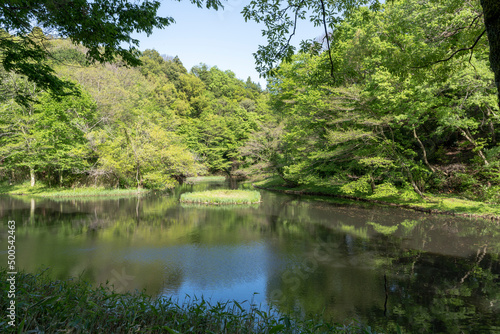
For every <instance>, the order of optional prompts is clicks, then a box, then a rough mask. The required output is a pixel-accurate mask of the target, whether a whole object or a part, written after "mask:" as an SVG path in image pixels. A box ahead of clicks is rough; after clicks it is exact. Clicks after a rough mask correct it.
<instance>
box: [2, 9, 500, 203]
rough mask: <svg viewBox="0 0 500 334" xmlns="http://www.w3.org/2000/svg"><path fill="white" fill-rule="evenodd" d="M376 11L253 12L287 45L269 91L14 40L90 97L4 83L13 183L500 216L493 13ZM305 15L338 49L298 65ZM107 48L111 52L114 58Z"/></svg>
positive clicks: (31, 34) (46, 41)
mask: <svg viewBox="0 0 500 334" xmlns="http://www.w3.org/2000/svg"><path fill="white" fill-rule="evenodd" d="M96 3H101V2H96ZM367 3H368V2H348V1H346V2H342V1H337V2H335V1H334V2H330V3H325V4H324V5H325V8H324V10H323V6H321V4H319V5H320V6H319V7H318V4H316V3H315V2H307V1H306V2H300V3H290V4H289V6H285V7H283V8H282V10H280V8H281V7H280V4H281V2H279V1H278V2H277V3H274V4H273V5H271V3H268V2H257V1H254V2H252V3H251V4H250V5H249V7H247V9H246V11H245V15H246V16H247V17H248V18H254V19H257V20H261V21H263V22H265V23H266V24H268V28H269V29H268V30H267V32H266V35H267V36H268V37H269V38H270V40H271V41H274V42H275V44H274V45H270V46H269V47H270V48H269V49H261V51H262V52H261V53H258V54H257V56H258V57H261V58H260V63H258V64H260V65H259V66H261V70H262V71H264V72H266V74H267V75H268V89H267V90H262V88H261V87H260V86H259V85H258V84H255V83H253V82H252V81H251V79H250V78H248V79H247V80H246V81H243V80H240V79H238V78H236V75H235V74H234V73H233V72H231V71H229V70H226V71H223V70H221V69H219V68H217V67H209V66H207V65H204V64H200V65H198V66H195V67H193V68H192V69H190V70H188V69H186V68H185V67H184V65H183V64H182V61H181V59H179V58H178V57H170V56H165V55H160V54H159V53H158V52H157V51H155V50H146V51H144V52H140V53H139V52H137V53H136V51H135V50H132V49H131V50H132V51H131V52H133V55H134V57H137V64H139V63H140V65H139V66H138V67H127V66H123V65H127V64H128V63H127V57H126V56H125V57H124V56H120V52H118V51H116V50H115V51H116V52H115V53H114V56H117V58H113V57H114V56H113V57H112V58H113V59H115V62H114V63H110V62H107V61H105V62H104V63H101V62H100V60H110V59H111V58H109V59H104V58H103V59H94V60H96V61H94V62H92V56H91V55H90V56H89V53H88V52H89V50H90V48H89V47H88V46H85V45H84V43H81V42H80V43H74V42H73V41H71V40H69V39H63V38H57V37H55V36H49V35H45V34H43V31H41V30H38V29H35V30H32V31H28V30H26V31H25V32H24V33H25V34H24V35H23V34H21V32H19V34H18V36H17V37H16V36H15V32H14V31H12V29H11V30H10V31H9V32H8V33H7V32H5V31H4V32H3V33H4V36H6V38H7V40H9V39H11V40H16V38H19V40H20V41H21V40H23V38H24V36H27V37H26V38H28V39H30V40H32V41H34V40H35V36H36V41H38V42H37V43H40V47H41V46H43V50H44V52H46V54H47V55H51V57H50V58H43V57H42V58H40V60H39V61H37V62H36V63H35V62H29V64H31V65H33V67H32V68H33V69H35V68H38V67H37V66H41V68H42V69H44V68H46V69H51V70H53V72H51V73H52V74H53V75H54V76H57V80H60V81H61V82H69V83H71V86H72V87H73V89H74V90H75V91H77V92H78V94H76V95H64V94H62V95H60V96H59V98H55V97H54V96H53V94H50V92H53V91H52V90H51V88H50V87H48V86H44V85H39V84H37V83H36V82H34V81H33V80H30V78H29V76H27V75H23V74H22V73H16V70H14V71H12V70H8V68H7V70H6V69H5V68H3V69H2V70H1V71H0V78H1V82H0V91H1V92H2V94H1V95H0V112H1V117H0V131H1V132H0V163H1V164H0V177H1V178H3V179H4V180H6V181H8V182H17V181H22V180H27V179H31V181H32V183H33V184H34V183H35V181H36V180H39V181H41V182H45V183H48V184H50V185H57V184H58V185H73V186H74V185H79V184H103V185H109V186H115V187H138V188H141V187H149V188H170V187H172V186H174V185H175V183H176V181H177V180H180V179H182V178H184V177H186V176H190V175H197V174H204V173H224V174H227V175H232V176H243V177H245V176H248V175H252V174H262V173H274V174H277V175H279V176H280V177H281V178H282V179H283V180H284V182H285V183H286V184H288V185H300V184H311V185H319V186H327V187H336V188H337V190H338V191H340V192H343V193H345V194H350V195H361V194H362V195H363V196H368V197H372V198H380V197H384V196H390V195H391V194H396V193H398V194H399V195H402V196H403V197H404V198H408V199H411V198H414V197H415V196H425V194H426V192H429V191H430V192H452V193H453V192H454V193H457V194H460V195H461V196H465V197H468V198H473V199H481V200H485V201H492V202H499V201H500V198H499V197H498V194H499V193H500V191H499V190H500V177H499V175H500V146H499V141H498V138H499V136H500V132H499V126H500V124H499V123H500V119H499V115H500V112H499V110H498V98H497V96H496V93H497V90H496V87H495V76H494V73H492V72H491V70H490V67H491V66H493V65H492V63H493V61H492V59H493V58H492V55H491V52H490V50H491V41H490V43H489V42H488V41H489V40H488V39H486V32H485V25H484V20H483V16H484V19H486V17H487V16H488V15H487V14H486V13H484V14H483V7H484V4H483V7H482V6H481V2H480V1H479V0H473V1H469V2H466V3H464V2H463V1H458V0H440V1H437V0H436V1H434V0H428V1H423V2H422V1H416V0H399V1H392V2H388V3H387V4H378V3H377V2H370V4H371V5H372V7H371V8H369V7H358V5H359V4H367ZM208 4H209V5H210V4H211V2H209V3H208ZM266 6H267V7H266ZM314 6H316V7H314ZM314 8H316V9H314ZM4 10H5V8H4ZM290 10H292V13H297V19H299V18H301V17H305V15H306V14H307V15H312V16H311V19H312V20H313V21H314V22H316V23H317V24H320V25H325V26H326V28H327V33H326V35H325V37H326V36H328V41H326V39H325V42H327V43H328V48H327V47H323V46H322V45H326V44H323V43H321V41H319V42H310V43H309V44H307V43H306V44H303V48H302V50H301V51H300V52H295V50H293V49H292V48H291V47H290V45H289V44H288V42H289V40H288V37H286V38H282V37H283V36H287V35H286V34H287V33H289V34H293V29H294V26H295V15H292V16H290V17H289V16H287V11H290ZM333 12H336V13H343V15H344V16H342V17H340V16H335V15H334V13H333ZM273 13H274V14H273ZM273 15H274V16H273ZM323 18H324V20H323ZM287 27H288V28H287ZM287 29H288V30H287ZM487 37H488V38H489V37H490V34H489V30H488V36H487ZM471 43H473V44H471ZM464 45H466V46H470V47H468V48H465V49H464V48H463V46H464ZM472 46H473V47H472ZM273 48H275V49H276V50H281V51H280V52H278V53H273V51H272V49H273ZM105 49H106V47H104V46H103V45H101V46H99V48H97V50H99V52H100V53H99V54H100V55H101V56H102V57H105ZM2 52H3V51H2ZM102 52H104V53H102ZM4 54H5V53H4ZM285 55H286V58H288V61H285V62H280V63H279V64H278V63H275V62H276V61H277V60H279V59H280V58H282V57H283V56H285ZM118 56H119V57H118ZM89 57H90V58H89ZM271 65H272V67H273V71H269V70H270V69H271ZM493 67H494V66H493ZM63 91H64V89H63ZM19 96H25V97H26V99H24V100H21V101H20V100H19V98H18V97H19ZM40 102H41V103H40Z"/></svg>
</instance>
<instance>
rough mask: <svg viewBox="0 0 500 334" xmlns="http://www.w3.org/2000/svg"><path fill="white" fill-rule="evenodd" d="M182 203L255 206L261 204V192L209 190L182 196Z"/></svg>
mask: <svg viewBox="0 0 500 334" xmlns="http://www.w3.org/2000/svg"><path fill="white" fill-rule="evenodd" d="M180 201H181V202H182V203H199V204H253V203H259V202H260V192H258V191H255V190H227V189H222V190H208V191H199V192H192V193H184V194H182V195H181V198H180Z"/></svg>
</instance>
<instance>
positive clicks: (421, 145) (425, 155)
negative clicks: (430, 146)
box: [413, 127, 436, 173]
mask: <svg viewBox="0 0 500 334" xmlns="http://www.w3.org/2000/svg"><path fill="white" fill-rule="evenodd" d="M413 137H415V139H416V140H417V142H418V144H419V145H420V148H421V149H422V159H424V163H425V164H426V165H427V167H429V169H430V170H431V171H432V172H433V173H435V172H436V171H435V170H434V168H432V166H431V164H430V163H429V161H428V160H427V151H426V150H425V146H424V144H423V143H422V141H421V140H420V138H418V136H417V131H416V130H415V127H414V128H413Z"/></svg>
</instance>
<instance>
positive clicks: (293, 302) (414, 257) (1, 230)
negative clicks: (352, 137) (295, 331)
mask: <svg viewBox="0 0 500 334" xmlns="http://www.w3.org/2000/svg"><path fill="white" fill-rule="evenodd" d="M229 186H230V185H229V184H225V183H223V184H216V183H202V184H196V185H183V186H180V187H178V188H177V189H175V191H174V192H173V193H172V194H171V195H168V196H165V195H163V196H154V195H152V196H145V197H141V198H135V197H133V198H116V199H114V198H101V199H95V198H94V199H70V200H49V199H30V198H24V197H0V216H1V217H2V221H3V222H5V223H2V224H1V227H0V235H1V240H2V241H1V242H0V244H1V245H2V246H1V249H0V254H1V256H0V260H1V261H2V263H7V252H6V249H7V247H6V244H7V243H6V240H7V224H6V222H7V221H8V220H15V221H16V226H17V228H16V236H17V237H16V249H17V253H16V256H17V259H16V260H17V261H16V263H17V265H18V269H24V270H26V271H29V272H34V271H37V270H39V269H43V268H50V275H51V276H52V277H53V278H55V279H65V278H68V277H82V278H83V279H86V280H89V281H91V282H93V283H94V284H100V283H105V282H109V283H111V284H113V285H114V288H115V290H116V291H118V292H122V291H134V290H136V289H137V290H146V292H147V293H149V294H151V295H155V296H164V297H166V298H170V297H172V298H174V299H178V300H179V301H180V302H183V301H185V300H190V299H195V298H198V299H199V298H201V297H203V298H204V299H207V300H210V301H211V302H212V303H215V302H217V301H225V300H233V299H234V300H237V301H238V302H244V301H246V302H244V303H243V304H244V305H251V304H255V305H259V306H260V307H262V308H264V309H266V308H267V307H268V305H270V304H272V305H273V307H274V308H275V309H276V310H277V311H281V312H288V313H294V314H295V315H296V316H302V317H307V316H310V315H311V314H320V315H321V316H322V317H323V318H324V319H325V320H328V321H336V322H342V323H350V322H357V321H360V322H362V323H365V324H369V325H370V326H371V327H372V328H376V329H379V330H384V331H389V332H391V331H396V329H397V326H399V327H400V328H401V329H402V330H404V331H409V332H412V333H431V332H432V333H459V332H499V331H500V279H499V275H500V259H499V254H500V225H499V224H498V223H495V222H487V221H479V220H469V219H464V218H456V217H450V216H441V215H426V214H421V213H416V212H412V211H407V210H401V209H395V208H386V207H380V206H374V205H367V204H363V205H360V204H359V203H356V204H353V203H350V202H345V201H336V200H333V199H329V198H323V197H311V196H292V195H284V194H278V193H272V192H267V191H262V203H260V204H258V205H252V206H196V205H184V204H180V203H179V201H178V198H179V196H180V194H181V193H182V192H187V191H196V190H205V189H211V188H217V187H229ZM240 187H248V185H245V186H240Z"/></svg>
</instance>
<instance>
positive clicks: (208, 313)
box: [0, 268, 371, 333]
mask: <svg viewBox="0 0 500 334" xmlns="http://www.w3.org/2000/svg"><path fill="white" fill-rule="evenodd" d="M6 279H7V271H6V269H5V268H1V269H0V287H1V293H2V298H0V308H1V309H2V310H3V311H5V310H6V309H7V305H8V304H9V299H8V298H6V296H7V290H8V288H9V286H8V284H9V283H8V282H7V280H6ZM15 302H16V315H17V318H16V320H15V324H16V326H14V327H12V326H9V324H8V321H9V319H6V318H5V316H4V315H3V316H2V318H0V332H1V333H26V332H28V333H30V332H31V333H58V332H61V333H63V332H64V333H352V332H358V333H359V332H361V333H371V331H370V329H369V328H368V329H363V328H362V327H359V326H347V327H346V326H340V325H333V324H329V323H325V322H323V321H321V320H297V319H294V318H291V317H288V316H276V314H277V312H274V311H273V310H268V311H264V310H261V309H259V308H257V307H255V306H252V305H251V306H252V307H251V308H249V309H247V308H245V307H244V306H245V305H244V304H242V303H238V302H236V301H232V302H224V303H220V302H218V303H216V304H210V303H209V302H207V301H206V300H204V299H201V300H194V301H191V302H189V303H186V304H182V305H179V304H177V303H175V302H173V301H171V300H165V299H155V298H152V297H151V296H148V295H146V294H145V293H139V292H137V293H133V294H131V293H126V294H118V293H115V292H113V290H112V289H111V288H110V287H108V286H99V287H92V286H91V285H90V284H89V283H87V282H84V281H81V280H78V279H73V280H65V281H51V280H50V279H49V278H48V277H47V275H46V274H45V273H43V272H42V273H38V274H28V273H19V274H17V275H16V297H15Z"/></svg>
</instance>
